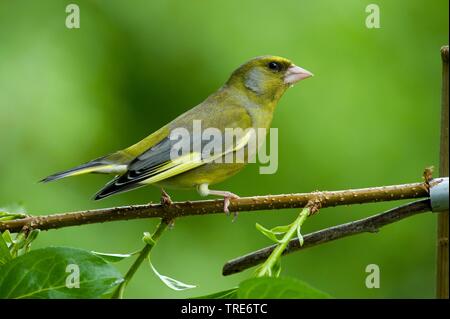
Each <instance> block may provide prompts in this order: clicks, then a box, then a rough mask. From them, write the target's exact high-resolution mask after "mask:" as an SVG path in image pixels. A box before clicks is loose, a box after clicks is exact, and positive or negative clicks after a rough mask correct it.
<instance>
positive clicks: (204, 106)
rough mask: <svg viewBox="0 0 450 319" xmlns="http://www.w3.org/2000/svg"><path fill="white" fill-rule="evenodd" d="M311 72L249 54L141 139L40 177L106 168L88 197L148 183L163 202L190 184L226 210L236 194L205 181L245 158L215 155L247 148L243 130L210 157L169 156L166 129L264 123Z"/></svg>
mask: <svg viewBox="0 0 450 319" xmlns="http://www.w3.org/2000/svg"><path fill="white" fill-rule="evenodd" d="M311 76H313V74H312V73H311V72H309V71H307V70H305V69H303V68H301V67H299V66H297V65H295V64H294V63H293V62H291V61H290V60H289V59H286V58H283V57H279V56H273V55H264V56H258V57H255V58H252V59H251V60H249V61H247V62H246V63H244V64H242V65H241V66H239V67H238V68H237V69H236V70H234V72H232V74H231V76H230V77H229V78H228V80H227V81H226V82H225V84H224V85H223V86H221V87H220V88H219V89H218V90H217V91H216V92H214V93H212V94H211V95H209V96H208V97H207V98H206V99H205V100H204V101H203V102H201V103H200V104H198V105H197V106H195V107H193V108H191V109H189V110H188V111H186V112H185V113H183V114H181V115H180V116H178V117H177V118H175V119H174V120H173V121H171V122H170V123H168V124H167V125H164V126H163V127H161V128H160V129H159V130H157V131H155V132H154V133H152V134H150V135H149V136H147V137H145V138H144V139H143V140H141V141H139V142H137V143H135V144H133V145H131V146H129V147H127V148H125V149H122V150H119V151H117V152H113V153H110V154H108V155H105V156H102V157H99V158H96V159H94V160H91V161H89V162H86V163H84V164H81V165H79V166H76V167H74V168H71V169H68V170H65V171H61V172H58V173H55V174H52V175H50V176H48V177H46V178H44V179H42V180H41V182H51V181H56V180H59V179H62V178H65V177H69V176H78V175H84V174H88V173H101V174H112V175H115V177H114V178H113V179H112V180H111V181H110V182H109V183H107V184H106V185H105V186H104V187H103V188H102V189H101V190H100V191H99V192H98V193H97V194H95V196H94V200H100V199H103V198H106V197H108V196H111V195H114V194H119V193H122V192H126V191H130V190H133V189H136V188H140V187H143V186H146V185H150V184H152V185H155V186H157V187H160V188H161V192H162V198H161V200H162V203H164V204H171V203H172V201H171V199H170V196H169V195H168V194H167V193H166V191H165V188H176V189H177V188H178V189H196V190H197V191H198V193H199V194H200V195H201V196H208V195H215V196H220V197H223V199H224V201H223V210H224V212H226V213H227V214H229V208H228V206H229V204H230V200H231V199H236V198H239V196H238V195H236V194H234V193H232V192H230V191H224V190H215V189H210V186H211V185H213V184H216V183H219V182H222V181H223V180H225V179H227V178H229V177H230V176H233V175H234V174H236V173H238V172H239V171H240V170H242V168H243V167H244V166H245V165H246V164H247V162H248V158H247V160H246V161H244V162H232V163H228V162H226V163H224V162H223V161H217V159H218V158H220V159H223V158H224V156H226V155H227V154H228V155H229V154H235V153H236V152H237V151H239V150H242V149H244V148H248V146H249V136H247V135H244V136H240V137H239V138H236V142H235V143H234V144H233V145H232V146H231V148H228V149H223V150H222V151H221V152H219V154H216V155H215V157H214V159H216V161H212V160H211V158H207V157H205V156H202V154H201V153H200V154H199V153H198V152H195V151H194V150H193V149H194V148H192V150H190V151H188V152H187V154H184V155H182V156H180V157H178V158H174V156H173V148H174V145H175V144H176V142H177V141H175V140H174V139H173V138H172V136H171V134H173V133H174V132H176V131H177V130H179V129H184V130H185V131H186V132H188V133H193V130H194V126H195V125H194V122H195V121H201V125H202V127H213V128H216V129H217V130H218V131H219V132H221V133H224V131H225V129H226V128H233V129H235V128H240V129H243V130H245V129H247V130H248V129H251V128H253V129H255V130H256V129H261V128H263V129H269V128H270V126H271V122H272V118H273V113H274V110H275V107H276V105H277V104H278V102H279V100H280V98H281V97H282V95H283V94H284V93H285V92H286V90H287V89H288V88H289V87H292V86H293V85H294V84H295V83H297V82H299V81H301V80H303V79H306V78H309V77H311ZM199 139H200V137H198V136H195V134H194V137H193V140H192V141H190V142H188V143H187V144H189V145H192V144H195V143H197V145H198V143H199V144H200V145H201V146H203V145H204V144H205V143H204V141H198V140H199ZM189 145H188V146H189Z"/></svg>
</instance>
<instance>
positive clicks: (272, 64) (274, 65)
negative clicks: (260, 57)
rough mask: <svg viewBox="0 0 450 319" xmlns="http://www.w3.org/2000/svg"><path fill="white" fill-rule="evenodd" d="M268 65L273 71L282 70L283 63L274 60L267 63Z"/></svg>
mask: <svg viewBox="0 0 450 319" xmlns="http://www.w3.org/2000/svg"><path fill="white" fill-rule="evenodd" d="M267 67H268V68H269V69H271V70H272V71H276V72H278V71H280V70H281V65H280V63H278V62H273V61H272V62H269V64H267Z"/></svg>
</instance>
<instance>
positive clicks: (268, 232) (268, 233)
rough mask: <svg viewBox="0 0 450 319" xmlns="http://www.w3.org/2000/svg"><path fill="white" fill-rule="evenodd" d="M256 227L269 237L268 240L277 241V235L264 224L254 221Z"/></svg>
mask: <svg viewBox="0 0 450 319" xmlns="http://www.w3.org/2000/svg"><path fill="white" fill-rule="evenodd" d="M256 229H258V230H259V231H260V232H261V233H262V234H263V235H264V236H266V237H267V238H269V239H270V240H272V241H274V242H276V243H279V242H280V241H279V240H278V238H277V236H276V235H275V234H274V233H273V232H272V231H271V230H269V229H267V228H265V227H264V226H262V225H260V224H258V223H256Z"/></svg>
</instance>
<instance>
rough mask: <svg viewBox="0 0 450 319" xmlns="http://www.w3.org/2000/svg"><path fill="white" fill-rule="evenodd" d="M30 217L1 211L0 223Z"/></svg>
mask: <svg viewBox="0 0 450 319" xmlns="http://www.w3.org/2000/svg"><path fill="white" fill-rule="evenodd" d="M26 217H28V216H27V215H26V214H23V213H10V212H8V211H6V210H0V221H7V220H14V219H22V218H26Z"/></svg>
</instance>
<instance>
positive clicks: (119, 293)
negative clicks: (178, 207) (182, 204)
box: [111, 220, 171, 299]
mask: <svg viewBox="0 0 450 319" xmlns="http://www.w3.org/2000/svg"><path fill="white" fill-rule="evenodd" d="M170 223H171V221H167V220H161V221H160V223H159V225H158V226H157V227H156V230H155V232H154V233H153V235H151V236H150V235H146V236H148V237H147V239H146V240H145V241H146V243H145V246H144V248H142V250H141V251H140V252H139V255H138V257H137V258H136V260H135V261H134V263H133V264H132V265H131V267H130V269H129V270H128V271H127V273H126V275H125V277H124V278H123V281H122V282H121V283H120V285H119V286H118V287H117V288H116V290H115V291H114V292H113V294H112V296H111V298H112V299H122V298H123V293H124V290H125V287H126V286H127V285H128V283H129V282H130V280H131V278H133V276H134V274H135V273H136V271H137V270H138V269H139V267H140V266H141V264H142V262H144V261H145V260H146V259H147V258H148V256H149V255H150V252H151V251H152V249H153V247H154V246H155V245H156V243H157V241H158V240H159V237H161V235H162V233H163V232H164V231H165V230H166V228H167V226H169V224H170Z"/></svg>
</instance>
